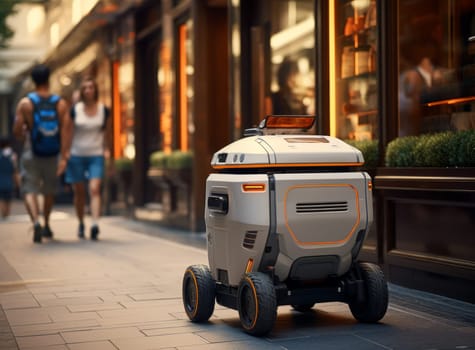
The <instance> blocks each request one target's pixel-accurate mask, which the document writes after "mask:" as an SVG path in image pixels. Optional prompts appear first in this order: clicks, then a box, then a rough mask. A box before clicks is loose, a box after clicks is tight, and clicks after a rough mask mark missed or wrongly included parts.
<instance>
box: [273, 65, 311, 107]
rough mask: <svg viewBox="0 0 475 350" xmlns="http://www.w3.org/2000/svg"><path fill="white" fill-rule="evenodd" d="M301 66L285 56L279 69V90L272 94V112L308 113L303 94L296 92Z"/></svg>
mask: <svg viewBox="0 0 475 350" xmlns="http://www.w3.org/2000/svg"><path fill="white" fill-rule="evenodd" d="M298 75H299V67H298V65H297V62H295V61H294V60H292V59H290V58H289V57H286V58H284V60H283V61H282V63H281V64H280V66H279V69H278V71H277V83H278V85H279V90H278V91H276V92H274V93H273V94H272V113H273V114H276V115H303V114H307V107H306V106H305V104H304V103H303V98H302V96H299V95H298V94H297V93H296V89H297V87H298V84H297V77H298Z"/></svg>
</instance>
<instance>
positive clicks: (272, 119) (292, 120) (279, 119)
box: [265, 115, 315, 129]
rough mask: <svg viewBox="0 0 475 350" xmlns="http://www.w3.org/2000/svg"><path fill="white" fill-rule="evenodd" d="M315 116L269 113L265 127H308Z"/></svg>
mask: <svg viewBox="0 0 475 350" xmlns="http://www.w3.org/2000/svg"><path fill="white" fill-rule="evenodd" d="M314 122H315V116H284V115H269V116H267V117H266V123H265V127H266V128H268V129H310V128H311V127H312V125H313V123H314Z"/></svg>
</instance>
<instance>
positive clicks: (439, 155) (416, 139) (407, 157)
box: [386, 130, 475, 167]
mask: <svg viewBox="0 0 475 350" xmlns="http://www.w3.org/2000/svg"><path fill="white" fill-rule="evenodd" d="M386 165H387V166H389V167H470V166H475V130H466V131H457V132H452V131H446V132H441V133H436V134H425V135H420V136H407V137H401V138H397V139H395V140H393V141H391V142H390V143H389V144H388V146H387V148H386Z"/></svg>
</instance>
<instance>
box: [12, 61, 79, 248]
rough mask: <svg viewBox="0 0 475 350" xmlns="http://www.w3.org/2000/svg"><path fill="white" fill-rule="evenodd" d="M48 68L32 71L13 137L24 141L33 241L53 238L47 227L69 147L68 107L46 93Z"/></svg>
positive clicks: (24, 189)
mask: <svg viewBox="0 0 475 350" xmlns="http://www.w3.org/2000/svg"><path fill="white" fill-rule="evenodd" d="M49 76H50V71H49V68H48V67H46V66H44V65H37V66H35V67H34V68H33V70H32V71H31V78H32V80H33V82H34V84H35V90H34V91H33V92H31V93H29V94H28V95H27V96H26V97H23V98H22V99H21V100H20V101H19V102H18V105H17V109H16V116H15V122H14V125H13V134H14V135H15V136H16V137H17V138H18V139H20V140H24V146H23V152H22V155H21V161H20V166H21V190H22V193H23V195H24V200H25V206H26V209H27V211H28V214H29V215H30V218H31V221H32V223H33V242H34V243H41V238H42V237H47V238H52V237H53V233H52V231H51V229H50V226H49V216H50V214H51V211H52V208H53V203H54V195H55V192H56V188H57V184H58V179H57V177H58V176H60V175H61V174H62V173H63V172H64V171H65V169H66V165H67V162H68V158H69V149H70V147H71V146H70V144H71V135H69V134H70V131H69V130H71V128H70V127H69V123H70V118H68V105H67V103H66V101H65V100H64V99H62V98H60V97H59V96H58V95H54V94H51V93H50V90H49ZM39 195H43V197H44V200H43V208H42V209H41V212H42V213H43V217H44V226H41V224H40V221H39V215H40V208H39V199H38V197H39Z"/></svg>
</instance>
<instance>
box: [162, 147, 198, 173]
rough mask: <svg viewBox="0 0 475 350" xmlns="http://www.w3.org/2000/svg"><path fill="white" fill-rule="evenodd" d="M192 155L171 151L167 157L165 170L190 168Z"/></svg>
mask: <svg viewBox="0 0 475 350" xmlns="http://www.w3.org/2000/svg"><path fill="white" fill-rule="evenodd" d="M192 162H193V154H192V153H191V152H189V151H187V152H183V151H173V152H172V153H170V154H169V155H168V159H167V168H169V169H188V168H191V164H192Z"/></svg>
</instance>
